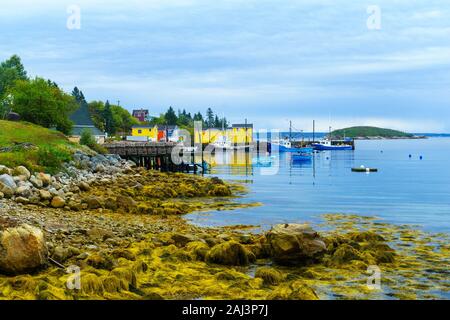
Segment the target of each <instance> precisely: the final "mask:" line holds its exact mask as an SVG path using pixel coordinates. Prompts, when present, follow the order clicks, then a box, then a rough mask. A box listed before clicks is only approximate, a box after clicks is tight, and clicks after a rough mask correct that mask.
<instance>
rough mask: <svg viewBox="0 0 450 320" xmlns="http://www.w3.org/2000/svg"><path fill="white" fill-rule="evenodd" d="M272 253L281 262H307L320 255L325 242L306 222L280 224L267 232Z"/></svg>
mask: <svg viewBox="0 0 450 320" xmlns="http://www.w3.org/2000/svg"><path fill="white" fill-rule="evenodd" d="M266 238H267V242H268V244H269V246H270V249H269V250H270V255H271V256H272V258H273V259H274V261H275V262H277V263H279V264H285V265H290V264H306V263H308V262H310V261H313V260H315V259H316V258H318V257H320V256H321V255H322V254H323V253H324V252H325V251H326V246H325V243H324V242H323V241H322V239H321V238H320V236H319V234H318V233H317V232H315V231H314V230H313V229H311V227H309V226H308V225H306V224H293V223H292V224H278V225H275V226H273V227H272V229H271V230H270V231H269V232H268V233H267V234H266Z"/></svg>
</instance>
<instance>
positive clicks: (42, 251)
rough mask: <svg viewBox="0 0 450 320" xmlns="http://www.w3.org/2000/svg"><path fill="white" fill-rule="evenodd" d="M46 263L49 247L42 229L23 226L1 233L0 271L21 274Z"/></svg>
mask: <svg viewBox="0 0 450 320" xmlns="http://www.w3.org/2000/svg"><path fill="white" fill-rule="evenodd" d="M46 262H47V246H46V243H45V240H44V234H43V233H42V231H41V230H40V229H38V228H35V227H32V226H29V225H27V224H23V225H20V226H17V227H14V228H7V229H5V230H3V231H0V271H2V272H5V273H8V274H21V273H25V272H30V271H34V270H36V269H38V268H40V267H42V266H43V265H44V264H45V263H46Z"/></svg>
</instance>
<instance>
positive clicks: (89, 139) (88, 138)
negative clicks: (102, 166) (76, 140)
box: [80, 129, 107, 154]
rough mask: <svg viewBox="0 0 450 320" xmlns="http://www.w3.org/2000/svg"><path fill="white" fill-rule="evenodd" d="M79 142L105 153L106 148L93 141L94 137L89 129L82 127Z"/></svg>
mask: <svg viewBox="0 0 450 320" xmlns="http://www.w3.org/2000/svg"><path fill="white" fill-rule="evenodd" d="M80 144H81V145H85V146H88V147H89V148H91V149H92V150H94V151H95V152H98V153H102V154H105V153H107V150H106V149H105V148H103V147H102V146H101V145H99V144H98V143H97V142H96V141H95V138H94V136H93V135H92V132H91V130H89V129H83V131H82V132H81V137H80Z"/></svg>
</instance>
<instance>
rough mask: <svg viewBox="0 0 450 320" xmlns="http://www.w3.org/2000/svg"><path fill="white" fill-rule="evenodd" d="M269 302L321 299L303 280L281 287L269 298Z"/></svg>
mask: <svg viewBox="0 0 450 320" xmlns="http://www.w3.org/2000/svg"><path fill="white" fill-rule="evenodd" d="M268 299H269V300H318V299H319V297H318V296H317V294H316V293H315V292H314V290H313V289H311V288H310V287H309V286H308V285H307V284H306V283H304V282H303V281H301V280H296V281H293V282H292V283H289V284H288V285H280V286H278V287H276V289H275V290H274V291H273V292H272V293H271V294H270V295H269V296H268Z"/></svg>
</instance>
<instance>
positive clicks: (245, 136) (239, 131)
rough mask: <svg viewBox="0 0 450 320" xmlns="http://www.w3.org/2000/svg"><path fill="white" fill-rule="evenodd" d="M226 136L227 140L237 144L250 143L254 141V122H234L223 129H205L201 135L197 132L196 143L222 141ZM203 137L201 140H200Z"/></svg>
mask: <svg viewBox="0 0 450 320" xmlns="http://www.w3.org/2000/svg"><path fill="white" fill-rule="evenodd" d="M223 137H225V139H226V141H230V143H233V144H234V143H236V144H249V143H252V142H253V125H252V124H247V125H245V124H233V125H232V127H231V128H228V129H225V130H221V129H215V128H211V129H204V130H203V131H202V132H201V137H200V135H199V134H196V135H195V137H194V142H195V143H200V142H202V143H207V144H208V143H214V142H216V141H220V140H221V139H223ZM200 138H201V140H200Z"/></svg>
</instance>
